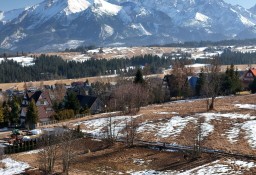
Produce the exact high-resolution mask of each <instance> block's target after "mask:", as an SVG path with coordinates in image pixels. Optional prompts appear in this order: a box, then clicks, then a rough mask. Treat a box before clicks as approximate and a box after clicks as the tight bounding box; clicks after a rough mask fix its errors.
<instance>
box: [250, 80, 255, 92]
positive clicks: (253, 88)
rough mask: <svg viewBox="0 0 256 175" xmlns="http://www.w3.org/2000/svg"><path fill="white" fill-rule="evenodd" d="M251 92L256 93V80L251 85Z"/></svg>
mask: <svg viewBox="0 0 256 175" xmlns="http://www.w3.org/2000/svg"><path fill="white" fill-rule="evenodd" d="M249 88H250V90H251V92H252V93H253V94H254V93H256V78H254V80H253V82H252V83H251V84H250V85H249Z"/></svg>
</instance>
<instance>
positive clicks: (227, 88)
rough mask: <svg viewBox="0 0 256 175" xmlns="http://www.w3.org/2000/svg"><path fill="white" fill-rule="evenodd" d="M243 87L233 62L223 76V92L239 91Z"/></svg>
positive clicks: (232, 92) (226, 93)
mask: <svg viewBox="0 0 256 175" xmlns="http://www.w3.org/2000/svg"><path fill="white" fill-rule="evenodd" d="M241 88H242V85H241V81H240V80H239V73H238V71H237V70H236V71H235V69H234V65H233V64H232V65H231V66H230V68H229V67H227V70H226V72H225V75H224V76H223V77H222V84H221V92H222V94H225V95H229V94H235V93H236V92H239V91H240V90H241Z"/></svg>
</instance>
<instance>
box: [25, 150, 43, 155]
mask: <svg viewBox="0 0 256 175" xmlns="http://www.w3.org/2000/svg"><path fill="white" fill-rule="evenodd" d="M41 151H43V149H36V150H32V151H28V152H23V153H22V155H28V154H37V153H40V152H41Z"/></svg>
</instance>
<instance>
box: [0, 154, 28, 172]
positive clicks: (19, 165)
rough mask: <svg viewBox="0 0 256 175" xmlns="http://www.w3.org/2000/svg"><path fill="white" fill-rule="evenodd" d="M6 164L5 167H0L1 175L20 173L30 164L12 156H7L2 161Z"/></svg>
mask: <svg viewBox="0 0 256 175" xmlns="http://www.w3.org/2000/svg"><path fill="white" fill-rule="evenodd" d="M0 162H1V163H3V164H4V166H5V167H4V168H1V169H0V174H1V175H13V174H19V173H22V172H24V170H25V169H27V168H29V167H30V166H29V165H28V164H27V163H24V162H18V161H15V160H13V159H11V158H6V159H3V160H1V161H0Z"/></svg>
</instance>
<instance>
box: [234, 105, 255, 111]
mask: <svg viewBox="0 0 256 175" xmlns="http://www.w3.org/2000/svg"><path fill="white" fill-rule="evenodd" d="M235 106H236V107H238V108H240V109H254V110H256V105H254V104H235Z"/></svg>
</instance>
